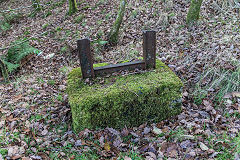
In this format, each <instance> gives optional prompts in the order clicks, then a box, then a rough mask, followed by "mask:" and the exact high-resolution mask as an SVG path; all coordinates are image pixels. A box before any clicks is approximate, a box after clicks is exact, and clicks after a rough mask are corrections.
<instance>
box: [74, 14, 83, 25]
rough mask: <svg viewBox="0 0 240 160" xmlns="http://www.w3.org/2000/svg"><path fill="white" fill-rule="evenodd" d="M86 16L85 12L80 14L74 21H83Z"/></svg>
mask: <svg viewBox="0 0 240 160" xmlns="http://www.w3.org/2000/svg"><path fill="white" fill-rule="evenodd" d="M83 18H84V14H80V15H79V16H77V17H76V18H74V22H75V23H81V22H82V20H83Z"/></svg>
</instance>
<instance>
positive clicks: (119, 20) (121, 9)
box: [108, 0, 126, 45]
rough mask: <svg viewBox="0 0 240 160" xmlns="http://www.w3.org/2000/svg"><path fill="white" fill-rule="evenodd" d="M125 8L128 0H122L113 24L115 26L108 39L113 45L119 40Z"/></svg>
mask: <svg viewBox="0 0 240 160" xmlns="http://www.w3.org/2000/svg"><path fill="white" fill-rule="evenodd" d="M125 8H126V0H121V2H120V7H119V11H118V15H117V19H116V21H115V23H114V24H113V27H112V29H111V31H110V33H109V36H108V41H109V43H110V44H111V45H116V44H117V42H118V34H119V29H120V26H121V23H122V20H123V16H124V12H125Z"/></svg>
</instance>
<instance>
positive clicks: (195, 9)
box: [187, 0, 203, 25]
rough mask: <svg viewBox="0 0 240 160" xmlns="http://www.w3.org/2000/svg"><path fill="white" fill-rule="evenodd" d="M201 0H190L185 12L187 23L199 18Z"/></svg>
mask: <svg viewBox="0 0 240 160" xmlns="http://www.w3.org/2000/svg"><path fill="white" fill-rule="evenodd" d="M202 2H203V0H192V1H191V5H190V8H189V10H188V14H187V24H188V25H189V24H191V23H193V22H195V21H197V20H198V19H199V13H200V8H201V5H202Z"/></svg>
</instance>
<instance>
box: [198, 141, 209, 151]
mask: <svg viewBox="0 0 240 160" xmlns="http://www.w3.org/2000/svg"><path fill="white" fill-rule="evenodd" d="M199 146H200V148H201V149H202V150H203V151H207V150H208V149H209V148H208V147H207V146H206V145H205V144H204V143H202V142H199Z"/></svg>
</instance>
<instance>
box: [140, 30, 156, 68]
mask: <svg viewBox="0 0 240 160" xmlns="http://www.w3.org/2000/svg"><path fill="white" fill-rule="evenodd" d="M143 60H144V61H145V65H146V69H152V68H156V31H143Z"/></svg>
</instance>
